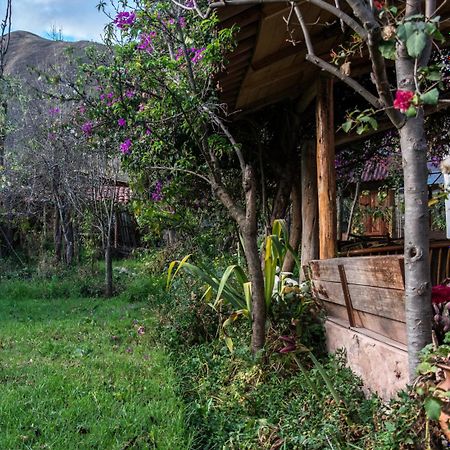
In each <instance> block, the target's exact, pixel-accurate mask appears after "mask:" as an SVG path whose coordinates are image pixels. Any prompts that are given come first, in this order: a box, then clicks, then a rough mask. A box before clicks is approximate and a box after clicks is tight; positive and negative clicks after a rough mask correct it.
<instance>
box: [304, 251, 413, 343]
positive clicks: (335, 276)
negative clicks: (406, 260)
mask: <svg viewBox="0 0 450 450" xmlns="http://www.w3.org/2000/svg"><path fill="white" fill-rule="evenodd" d="M310 277H311V281H312V287H313V293H314V295H315V297H316V298H318V299H319V300H320V301H322V302H323V304H324V306H325V309H326V312H327V315H328V318H329V319H336V320H338V321H339V322H341V323H343V324H347V325H348V327H350V328H352V329H356V330H358V331H361V332H365V333H366V334H368V335H370V334H372V335H374V336H378V335H381V336H384V337H386V338H388V339H390V340H393V341H395V342H398V343H401V344H406V325H405V301H404V286H405V283H404V269H403V256H400V255H389V256H388V255H385V256H362V257H361V256H358V257H351V258H349V257H344V258H334V259H325V260H315V261H311V263H310Z"/></svg>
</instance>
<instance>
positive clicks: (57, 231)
mask: <svg viewBox="0 0 450 450" xmlns="http://www.w3.org/2000/svg"><path fill="white" fill-rule="evenodd" d="M53 235H54V243H55V260H56V262H58V263H59V262H61V258H62V230H61V217H60V214H59V211H58V209H57V208H56V209H55V220H54V228H53Z"/></svg>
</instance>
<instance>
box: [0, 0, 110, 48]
mask: <svg viewBox="0 0 450 450" xmlns="http://www.w3.org/2000/svg"><path fill="white" fill-rule="evenodd" d="M97 3H98V2H97V0H13V12H12V25H13V30H25V31H31V32H33V33H35V34H39V35H41V36H45V35H46V33H50V32H51V30H52V29H56V30H61V32H62V34H63V35H64V36H71V37H73V38H75V39H76V40H81V39H85V40H95V41H100V39H101V37H100V36H101V34H102V33H103V28H104V26H105V25H106V23H108V21H109V19H108V17H106V16H105V15H104V14H103V13H102V12H98V11H97V8H96V6H97ZM0 5H1V6H2V9H1V10H0V14H3V11H4V5H5V0H0ZM0 17H1V16H0Z"/></svg>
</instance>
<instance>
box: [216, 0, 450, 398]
mask: <svg viewBox="0 0 450 450" xmlns="http://www.w3.org/2000/svg"><path fill="white" fill-rule="evenodd" d="M319 3H321V7H320V8H319V7H318V6H316V5H318V4H319ZM327 5H328V6H329V7H330V8H332V7H334V5H335V4H334V2H329V3H326V2H316V1H314V2H312V1H306V2H302V3H298V4H296V6H297V7H298V8H299V9H300V10H301V14H302V16H303V19H304V22H305V23H307V24H308V25H309V32H310V38H311V40H312V41H313V42H314V48H315V55H311V54H308V51H309V49H308V48H307V45H306V43H305V39H304V37H303V35H302V33H301V28H300V26H299V25H298V22H296V20H297V19H296V17H295V14H293V10H292V5H290V4H287V3H283V2H278V1H276V0H266V1H264V0H262V1H252V0H220V1H218V2H216V3H213V4H212V5H211V7H212V8H216V9H217V12H218V15H219V18H220V22H221V25H222V26H223V27H230V26H232V25H234V24H237V25H238V26H239V32H238V34H237V41H238V44H237V47H236V48H235V50H234V51H233V52H232V53H230V55H229V57H228V61H229V62H228V64H227V66H226V68H225V69H224V71H223V72H222V73H221V74H220V75H219V77H218V80H217V81H218V85H219V87H220V89H221V100H222V101H223V102H224V103H226V104H227V105H228V110H229V112H230V113H231V112H232V113H233V117H235V120H239V118H240V117H245V116H246V115H250V114H252V113H254V112H255V111H258V110H259V109H261V108H263V107H265V106H267V105H271V104H275V103H277V102H281V101H285V100H287V99H288V100H289V101H291V102H292V103H293V104H294V105H295V113H296V114H297V115H298V116H300V117H301V116H302V115H303V114H305V112H306V111H307V110H309V111H310V110H311V108H314V109H315V145H310V146H308V145H305V146H304V147H302V156H301V158H302V161H301V166H302V172H301V174H299V182H300V179H301V184H302V222H303V223H302V233H303V235H302V252H301V257H302V265H309V264H310V277H311V280H312V284H313V290H314V293H315V295H316V297H317V298H318V299H320V300H321V301H322V302H323V303H324V305H325V308H326V311H327V314H328V320H327V322H326V331H327V340H328V348H329V350H330V351H335V350H336V349H338V348H340V347H344V348H345V349H346V351H347V357H348V363H349V365H350V366H351V367H352V368H353V369H354V370H355V371H356V372H357V373H358V374H360V375H361V376H362V378H363V379H364V381H365V384H366V387H367V389H368V390H376V391H378V392H379V393H380V395H382V396H383V397H385V398H387V397H390V396H392V395H393V394H394V393H395V392H396V391H397V390H398V389H400V388H401V387H403V386H405V384H406V383H407V381H408V357H407V352H406V343H407V342H406V325H405V308H404V269H403V257H402V256H401V255H402V253H403V245H402V244H401V242H400V243H398V242H396V243H392V242H391V243H389V245H387V246H385V247H384V248H381V247H375V248H369V249H364V248H361V249H356V250H355V249H353V250H351V251H349V250H347V251H346V252H345V255H343V256H339V257H337V256H338V244H337V242H338V240H337V217H336V171H335V149H336V148H337V147H339V146H343V145H347V144H349V143H351V142H354V141H357V140H360V139H362V138H364V137H365V136H366V135H365V136H363V137H361V136H359V135H357V134H356V133H350V134H345V133H343V132H338V133H337V132H336V129H337V125H336V124H335V115H336V113H337V112H338V113H341V111H339V105H336V104H335V101H334V95H335V90H336V89H341V87H342V86H343V85H342V84H341V83H340V80H342V78H343V74H342V73H341V71H340V70H339V68H336V70H335V71H334V75H335V76H334V78H333V79H332V78H331V77H330V75H329V74H327V73H325V72H324V71H322V70H321V69H320V68H319V67H318V66H317V64H313V63H312V62H311V61H316V62H317V60H318V59H320V60H321V61H322V62H321V63H320V64H322V67H325V65H326V64H328V66H329V65H330V62H331V61H330V52H331V51H332V49H336V48H338V46H339V44H340V43H341V36H343V34H344V33H343V30H344V31H345V25H344V24H343V23H342V22H341V21H339V20H338V19H336V17H335V16H333V15H332V14H331V12H328V9H329V8H327ZM439 13H440V15H441V17H448V16H449V13H450V6H449V5H445V4H442V5H441V7H440V11H439ZM288 25H292V26H288ZM448 27H449V23H448V22H443V23H442V28H441V31H443V29H447V28H448ZM320 64H319V65H320ZM370 70H371V69H370V64H369V63H368V59H367V56H366V57H364V55H363V57H360V58H359V59H355V60H352V61H351V76H352V77H353V78H358V77H362V76H366V77H367V76H368V75H369V74H370ZM391 127H392V125H390V124H388V123H387V121H386V122H382V123H380V124H379V127H378V130H377V131H376V132H382V131H384V130H386V129H388V128H391ZM372 133H375V131H372ZM319 211H320V214H319ZM378 231H386V230H378ZM449 246H450V242H449V241H447V240H441V241H437V242H433V243H432V244H431V246H430V256H431V270H432V277H433V283H435V284H437V283H440V282H441V281H442V280H443V279H445V278H446V277H448V276H449V275H450V273H449V270H450V252H449ZM430 308H431V305H430Z"/></svg>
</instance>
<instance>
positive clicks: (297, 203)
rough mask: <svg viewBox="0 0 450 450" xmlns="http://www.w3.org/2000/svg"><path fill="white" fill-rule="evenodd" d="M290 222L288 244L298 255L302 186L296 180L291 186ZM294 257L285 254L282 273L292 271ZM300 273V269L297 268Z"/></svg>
mask: <svg viewBox="0 0 450 450" xmlns="http://www.w3.org/2000/svg"><path fill="white" fill-rule="evenodd" d="M291 199H292V221H291V226H290V230H289V244H290V246H291V247H292V249H293V250H294V251H295V253H296V254H297V255H298V247H299V245H300V241H301V238H302V186H301V182H300V181H299V180H297V181H296V182H295V183H294V184H293V186H292V194H291ZM294 264H295V261H294V256H293V255H292V253H291V252H289V251H288V252H287V253H286V257H285V258H284V261H283V268H282V271H283V272H292V271H293V270H294ZM299 269H300V271H301V267H300V268H299Z"/></svg>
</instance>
